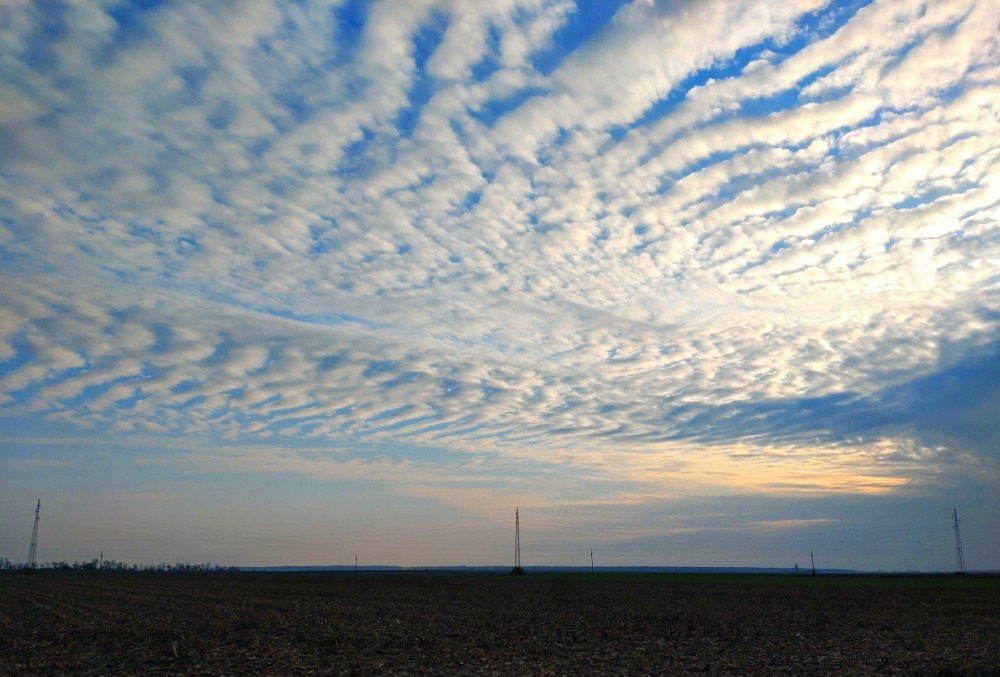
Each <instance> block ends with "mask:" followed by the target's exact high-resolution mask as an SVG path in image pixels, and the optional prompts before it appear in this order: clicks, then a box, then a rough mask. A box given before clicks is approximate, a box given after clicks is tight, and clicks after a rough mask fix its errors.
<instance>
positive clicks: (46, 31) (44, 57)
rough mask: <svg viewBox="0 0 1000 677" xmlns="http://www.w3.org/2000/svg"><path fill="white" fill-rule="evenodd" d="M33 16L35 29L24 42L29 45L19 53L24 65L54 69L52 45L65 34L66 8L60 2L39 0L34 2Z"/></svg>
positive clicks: (44, 69) (55, 57) (54, 56)
mask: <svg viewBox="0 0 1000 677" xmlns="http://www.w3.org/2000/svg"><path fill="white" fill-rule="evenodd" d="M34 9H35V11H34V13H33V17H32V18H34V19H36V20H37V23H36V24H35V25H36V26H37V30H35V31H34V34H33V35H32V36H31V39H30V40H28V41H27V42H26V43H25V44H27V45H28V46H29V47H28V49H27V51H26V52H25V53H24V54H22V55H21V58H22V60H23V61H24V63H25V65H27V66H29V67H31V68H33V69H35V70H37V71H41V72H47V71H51V70H54V67H55V66H56V64H57V62H58V57H57V56H56V52H55V50H54V49H53V46H54V45H55V44H56V43H58V42H59V40H60V38H63V37H65V36H66V33H67V29H66V20H65V19H66V8H65V5H64V4H63V3H61V2H55V1H54V0H41V1H40V2H36V3H34Z"/></svg>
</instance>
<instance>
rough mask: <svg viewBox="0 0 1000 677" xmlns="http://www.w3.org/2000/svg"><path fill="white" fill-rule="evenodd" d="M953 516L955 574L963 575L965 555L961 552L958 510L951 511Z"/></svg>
mask: <svg viewBox="0 0 1000 677" xmlns="http://www.w3.org/2000/svg"><path fill="white" fill-rule="evenodd" d="M952 514H953V515H954V516H955V566H956V567H958V568H957V569H955V573H957V574H964V573H965V553H963V552H962V532H960V531H959V530H958V508H954V509H953V510H952Z"/></svg>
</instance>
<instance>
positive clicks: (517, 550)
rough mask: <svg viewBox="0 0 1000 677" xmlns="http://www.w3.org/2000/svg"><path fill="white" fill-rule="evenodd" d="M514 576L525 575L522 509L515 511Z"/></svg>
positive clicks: (511, 571) (512, 571)
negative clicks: (522, 563) (522, 557)
mask: <svg viewBox="0 0 1000 677" xmlns="http://www.w3.org/2000/svg"><path fill="white" fill-rule="evenodd" d="M510 573H512V574H523V573H524V568H523V567H522V566H521V508H520V507H518V508H515V509H514V568H513V569H511V570H510Z"/></svg>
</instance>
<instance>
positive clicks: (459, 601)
mask: <svg viewBox="0 0 1000 677" xmlns="http://www.w3.org/2000/svg"><path fill="white" fill-rule="evenodd" d="M74 672H75V673H88V674H91V673H114V674H205V673H209V674H261V673H265V674H267V673H275V674H307V673H319V674H352V673H359V674H372V673H383V674H413V673H437V674H456V673H461V674H480V673H484V674H532V675H539V674H568V675H577V674H587V673H603V674H649V673H673V674H677V673H696V672H707V673H711V674H776V673H793V674H803V673H806V674H896V673H902V674H956V673H958V674H969V675H974V674H1000V579H998V578H979V577H965V578H955V577H939V578H933V577H927V578H918V577H914V578H874V577H873V578H863V577H825V576H820V577H816V578H811V577H809V576H802V577H794V578H793V577H782V576H725V575H718V576H683V575H671V574H659V575H642V576H629V575H613V574H609V575H603V574H597V575H596V576H591V575H581V574H547V575H540V574H539V575H531V574H529V575H528V576H523V577H514V576H505V575H492V574H447V573H426V574H425V573H411V572H406V573H385V574H365V573H362V574H361V575H358V576H354V575H352V574H349V573H347V574H345V573H336V574H330V573H307V574H295V573H268V574H252V573H213V574H152V575H143V574H121V575H93V574H91V575H87V574H58V573H48V572H46V573H39V574H35V575H22V574H5V575H0V674H4V675H11V674H14V675H18V674H25V675H27V674H51V673H74Z"/></svg>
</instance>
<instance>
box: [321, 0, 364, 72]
mask: <svg viewBox="0 0 1000 677" xmlns="http://www.w3.org/2000/svg"><path fill="white" fill-rule="evenodd" d="M369 4H370V3H369V2H367V1H366V0H347V2H344V3H343V4H340V5H335V6H334V7H333V8H332V9H331V10H330V11H331V13H332V15H333V21H334V23H335V24H336V26H337V51H338V53H339V54H340V55H341V56H342V58H344V59H346V58H347V55H350V54H352V53H353V51H354V48H355V47H356V46H357V44H358V42H359V41H360V40H361V34H362V31H363V30H364V26H365V22H366V21H367V20H368V6H369Z"/></svg>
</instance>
